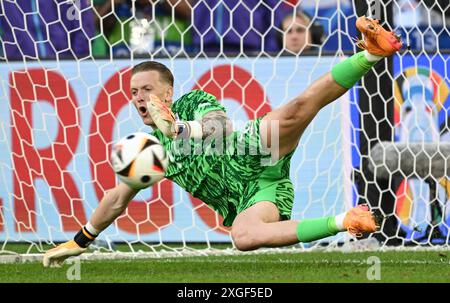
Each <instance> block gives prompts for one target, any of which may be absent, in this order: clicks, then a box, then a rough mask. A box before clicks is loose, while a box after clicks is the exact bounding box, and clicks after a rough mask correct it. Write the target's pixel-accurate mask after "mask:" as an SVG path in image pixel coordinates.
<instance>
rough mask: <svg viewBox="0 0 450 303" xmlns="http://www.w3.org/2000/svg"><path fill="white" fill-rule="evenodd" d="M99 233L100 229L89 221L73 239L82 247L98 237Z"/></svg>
mask: <svg viewBox="0 0 450 303" xmlns="http://www.w3.org/2000/svg"><path fill="white" fill-rule="evenodd" d="M99 233H100V231H99V230H97V229H96V228H95V227H93V226H92V224H91V223H90V222H88V223H87V224H86V225H85V226H83V227H82V228H81V229H80V230H79V231H78V233H77V234H76V235H75V237H74V238H73V240H74V241H75V243H77V245H78V246H80V247H81V248H86V247H88V246H89V245H90V244H91V243H92V242H93V241H94V240H95V239H96V238H97V236H98V234H99Z"/></svg>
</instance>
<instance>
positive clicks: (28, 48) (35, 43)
mask: <svg viewBox="0 0 450 303" xmlns="http://www.w3.org/2000/svg"><path fill="white" fill-rule="evenodd" d="M89 6H90V4H89V1H88V0H75V1H73V2H68V1H66V0H47V1H37V0H17V1H2V5H0V27H1V28H2V36H1V38H2V42H3V46H4V52H5V54H4V55H5V56H6V58H7V59H9V60H11V59H22V58H24V57H27V58H32V59H39V58H73V57H75V58H84V57H86V56H89V55H90V40H89V39H90V38H91V37H92V36H93V33H94V17H93V13H92V11H91V10H89V9H88V7H89Z"/></svg>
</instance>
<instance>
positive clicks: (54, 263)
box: [42, 240, 87, 267]
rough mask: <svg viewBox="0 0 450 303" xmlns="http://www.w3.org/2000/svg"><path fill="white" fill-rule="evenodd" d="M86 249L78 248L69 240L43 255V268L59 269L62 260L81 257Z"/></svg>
mask: <svg viewBox="0 0 450 303" xmlns="http://www.w3.org/2000/svg"><path fill="white" fill-rule="evenodd" d="M86 249H87V248H82V247H80V246H78V244H77V243H75V241H74V240H70V241H67V242H65V243H63V244H60V245H58V246H56V247H55V248H52V249H50V250H48V251H47V252H46V253H45V255H44V259H43V261H42V263H43V264H44V266H45V267H61V265H62V264H63V263H64V260H66V259H67V258H69V257H74V256H78V255H81V254H82V253H83V252H85V251H86Z"/></svg>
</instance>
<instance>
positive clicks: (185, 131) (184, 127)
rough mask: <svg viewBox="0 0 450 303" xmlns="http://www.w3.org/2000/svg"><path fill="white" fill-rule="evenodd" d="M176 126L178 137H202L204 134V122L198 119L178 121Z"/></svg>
mask: <svg viewBox="0 0 450 303" xmlns="http://www.w3.org/2000/svg"><path fill="white" fill-rule="evenodd" d="M176 126H177V127H176V129H177V138H183V139H189V138H192V139H201V138H202V136H203V130H202V124H201V123H200V122H198V121H178V122H177V123H176Z"/></svg>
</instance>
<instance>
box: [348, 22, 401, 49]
mask: <svg viewBox="0 0 450 303" xmlns="http://www.w3.org/2000/svg"><path fill="white" fill-rule="evenodd" d="M356 28H358V30H359V31H360V32H361V33H362V34H363V35H364V38H363V40H359V41H357V43H356V45H357V46H358V47H359V48H362V49H365V50H367V51H368V52H369V53H371V54H372V55H377V56H383V57H387V56H390V55H392V54H395V53H396V52H398V51H399V50H400V49H401V48H402V42H401V40H400V36H397V35H395V33H393V32H390V31H387V30H385V29H384V28H383V27H382V26H381V25H380V23H379V20H376V19H371V18H368V17H364V16H363V17H359V18H358V19H357V20H356Z"/></svg>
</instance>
